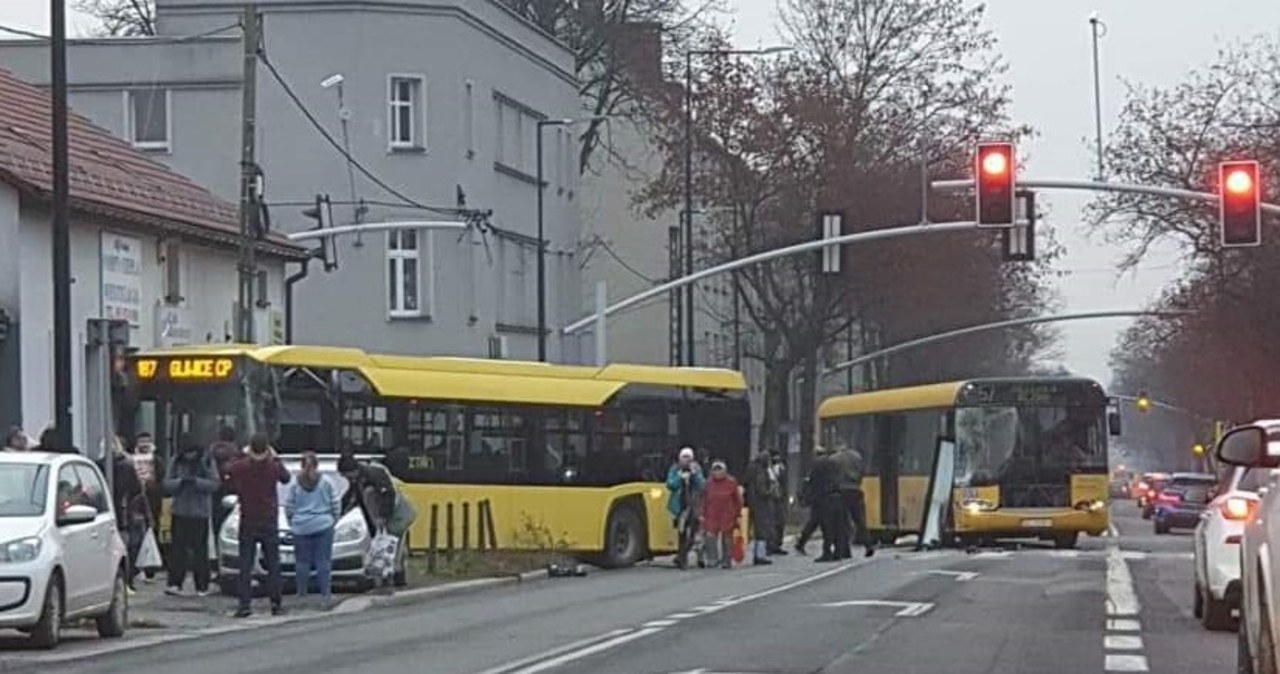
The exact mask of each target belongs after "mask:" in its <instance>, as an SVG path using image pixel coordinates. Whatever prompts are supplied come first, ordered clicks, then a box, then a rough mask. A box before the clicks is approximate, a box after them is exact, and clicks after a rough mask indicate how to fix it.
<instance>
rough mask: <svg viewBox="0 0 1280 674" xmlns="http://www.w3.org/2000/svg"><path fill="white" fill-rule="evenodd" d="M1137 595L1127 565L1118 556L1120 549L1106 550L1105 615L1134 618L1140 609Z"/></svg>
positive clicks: (1122, 558)
mask: <svg viewBox="0 0 1280 674" xmlns="http://www.w3.org/2000/svg"><path fill="white" fill-rule="evenodd" d="M1141 608H1142V607H1141V605H1140V604H1139V603H1138V594H1137V592H1135V591H1134V589H1133V576H1131V575H1130V574H1129V564H1128V563H1127V562H1125V560H1124V557H1123V556H1121V554H1120V548H1114V547H1113V548H1109V549H1108V550H1107V615H1109V616H1136V615H1138V611H1139V610H1140V609H1141Z"/></svg>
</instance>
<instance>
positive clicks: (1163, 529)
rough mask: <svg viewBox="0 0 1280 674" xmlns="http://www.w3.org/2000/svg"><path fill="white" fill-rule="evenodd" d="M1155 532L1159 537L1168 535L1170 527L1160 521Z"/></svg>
mask: <svg viewBox="0 0 1280 674" xmlns="http://www.w3.org/2000/svg"><path fill="white" fill-rule="evenodd" d="M1155 530H1156V535H1157V536H1160V535H1163V534H1167V533H1169V525H1167V524H1164V523H1162V522H1161V521H1160V520H1156V526H1155Z"/></svg>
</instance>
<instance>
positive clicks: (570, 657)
mask: <svg viewBox="0 0 1280 674" xmlns="http://www.w3.org/2000/svg"><path fill="white" fill-rule="evenodd" d="M661 631H662V628H661V627H645V628H642V629H638V630H636V631H634V632H631V633H630V634H623V635H620V636H616V637H614V638H612V639H608V640H606V641H601V642H600V643H597V644H593V645H591V646H587V647H586V648H580V649H578V650H574V651H569V652H568V653H563V654H561V655H557V656H555V657H553V658H551V659H550V660H543V661H542V662H539V663H538V664H536V665H531V666H529V667H525V668H523V669H518V670H516V671H514V672H511V674H538V672H545V671H547V670H548V669H552V668H554V667H559V666H560V665H567V664H569V663H570V662H574V661H576V660H581V659H583V658H585V657H587V656H590V655H595V654H596V653H600V652H603V651H607V650H609V649H610V648H617V647H618V646H621V645H623V644H625V643H630V642H632V641H635V640H636V639H643V638H645V637H647V636H649V635H650V634H657V633H658V632H661Z"/></svg>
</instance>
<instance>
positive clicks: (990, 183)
mask: <svg viewBox="0 0 1280 674" xmlns="http://www.w3.org/2000/svg"><path fill="white" fill-rule="evenodd" d="M1015 172H1016V166H1015V165H1014V157H1013V143H1006V142H988V143H979V144H978V151H977V154H976V155H975V157H974V174H975V175H976V179H975V181H976V189H975V190H974V191H975V193H976V196H977V211H978V215H977V221H978V226H980V227H981V226H989V227H1009V226H1012V225H1013V224H1014V213H1015V209H1014V191H1015V186H1014V173H1015Z"/></svg>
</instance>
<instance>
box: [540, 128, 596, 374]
mask: <svg viewBox="0 0 1280 674" xmlns="http://www.w3.org/2000/svg"><path fill="white" fill-rule="evenodd" d="M602 119H607V117H605V116H603V115H599V116H595V117H586V118H583V119H540V120H538V138H537V147H538V150H537V155H538V158H537V162H538V176H537V178H538V291H537V292H538V362H540V363H545V362H547V241H546V235H545V234H544V233H543V212H542V211H543V206H542V202H543V195H542V192H543V190H544V189H546V185H544V184H543V182H542V130H543V129H545V128H546V127H548V126H568V125H570V124H577V123H579V122H596V121H600V120H602Z"/></svg>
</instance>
